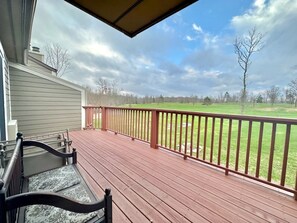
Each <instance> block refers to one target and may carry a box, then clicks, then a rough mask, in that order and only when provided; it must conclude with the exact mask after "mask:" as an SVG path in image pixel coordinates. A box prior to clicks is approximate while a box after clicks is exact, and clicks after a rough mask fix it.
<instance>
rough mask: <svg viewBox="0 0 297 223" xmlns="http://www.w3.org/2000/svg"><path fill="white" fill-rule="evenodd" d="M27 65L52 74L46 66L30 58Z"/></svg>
mask: <svg viewBox="0 0 297 223" xmlns="http://www.w3.org/2000/svg"><path fill="white" fill-rule="evenodd" d="M28 66H30V67H31V68H32V69H34V70H36V71H39V72H44V73H47V74H49V75H52V71H51V70H49V69H47V68H46V67H42V66H40V65H39V64H37V63H36V62H35V61H32V60H30V59H29V60H28Z"/></svg>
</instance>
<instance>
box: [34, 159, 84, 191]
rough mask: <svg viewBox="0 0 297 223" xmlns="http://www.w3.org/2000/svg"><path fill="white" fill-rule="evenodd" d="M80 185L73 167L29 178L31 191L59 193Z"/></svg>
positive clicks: (68, 166) (65, 167) (64, 167)
mask: <svg viewBox="0 0 297 223" xmlns="http://www.w3.org/2000/svg"><path fill="white" fill-rule="evenodd" d="M78 183H80V179H79V177H78V176H77V173H76V171H75V169H74V168H73V166H72V165H67V166H63V167H60V168H57V169H53V170H49V171H46V172H43V173H39V174H36V175H34V176H32V177H29V191H30V192H33V191H50V192H58V191H60V190H63V189H65V188H68V187H71V186H73V185H76V184H78Z"/></svg>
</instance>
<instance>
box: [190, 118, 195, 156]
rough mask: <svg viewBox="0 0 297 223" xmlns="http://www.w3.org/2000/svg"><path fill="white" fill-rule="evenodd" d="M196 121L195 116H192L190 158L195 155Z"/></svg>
mask: <svg viewBox="0 0 297 223" xmlns="http://www.w3.org/2000/svg"><path fill="white" fill-rule="evenodd" d="M194 121H195V116H194V115H192V122H191V147H190V156H192V155H193V137H194Z"/></svg>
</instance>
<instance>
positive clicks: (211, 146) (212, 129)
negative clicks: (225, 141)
mask: <svg viewBox="0 0 297 223" xmlns="http://www.w3.org/2000/svg"><path fill="white" fill-rule="evenodd" d="M215 123H216V118H215V117H213V118H212V127H211V144H210V159H209V161H210V162H211V163H212V158H213V157H212V156H213V144H214V135H215Z"/></svg>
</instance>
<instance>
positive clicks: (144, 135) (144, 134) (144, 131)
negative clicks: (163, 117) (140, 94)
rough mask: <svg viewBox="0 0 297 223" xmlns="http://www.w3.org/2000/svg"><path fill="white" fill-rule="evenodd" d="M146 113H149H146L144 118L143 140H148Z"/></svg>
mask: <svg viewBox="0 0 297 223" xmlns="http://www.w3.org/2000/svg"><path fill="white" fill-rule="evenodd" d="M146 113H147V111H144V118H143V140H146Z"/></svg>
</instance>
